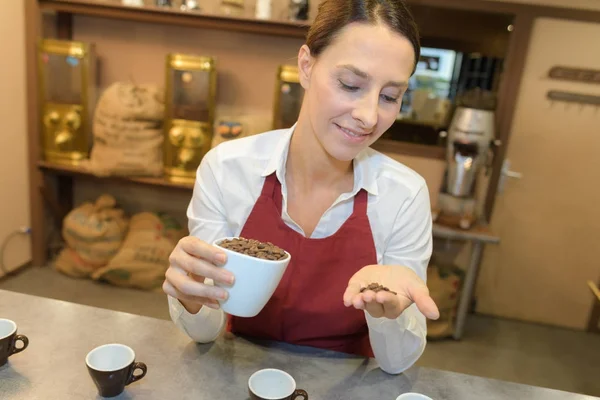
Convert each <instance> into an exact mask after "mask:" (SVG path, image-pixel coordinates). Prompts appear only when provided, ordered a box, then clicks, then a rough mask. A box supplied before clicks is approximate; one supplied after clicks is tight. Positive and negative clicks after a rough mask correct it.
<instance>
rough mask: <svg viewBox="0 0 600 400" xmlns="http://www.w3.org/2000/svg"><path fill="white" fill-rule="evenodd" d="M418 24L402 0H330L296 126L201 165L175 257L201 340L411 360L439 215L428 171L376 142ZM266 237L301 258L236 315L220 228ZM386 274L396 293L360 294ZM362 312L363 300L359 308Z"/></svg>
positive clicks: (173, 285) (230, 146)
mask: <svg viewBox="0 0 600 400" xmlns="http://www.w3.org/2000/svg"><path fill="white" fill-rule="evenodd" d="M419 52H420V45H419V39H418V32H417V27H416V25H415V22H414V20H413V19H412V16H411V15H410V13H409V11H408V10H407V8H406V6H405V4H404V3H403V2H402V1H400V0H325V1H324V2H323V3H322V4H321V6H320V7H319V13H318V16H317V17H316V19H315V22H314V24H313V25H312V27H311V29H310V31H309V33H308V36H307V40H306V44H305V45H303V46H302V47H301V48H300V51H299V53H298V67H299V72H300V83H301V85H302V87H303V88H304V89H305V96H304V100H303V103H302V108H301V111H300V115H299V118H298V121H297V123H296V125H294V127H292V128H291V129H287V130H278V131H272V132H267V133H264V134H260V135H256V136H252V137H248V138H243V139H238V140H235V141H231V142H228V143H223V144H221V145H219V146H218V147H216V148H215V149H213V150H211V151H210V152H209V153H208V154H207V155H206V156H205V157H204V159H203V160H202V163H201V165H200V167H199V169H198V173H197V180H196V185H195V188H194V195H193V197H192V200H191V203H190V205H189V208H188V218H189V228H190V236H189V237H187V238H184V239H183V240H181V241H180V242H179V244H178V245H177V247H176V248H175V249H174V251H173V253H172V255H171V257H170V263H171V265H170V267H169V269H168V270H167V272H166V280H165V283H164V285H163V289H164V291H165V292H166V293H167V294H168V295H169V303H170V312H171V317H172V319H173V321H174V322H175V323H176V324H177V326H179V327H180V328H181V329H182V330H183V331H185V332H186V333H187V334H188V335H189V336H190V337H191V338H193V339H194V340H196V341H198V342H209V341H212V340H214V339H215V338H216V337H218V335H219V334H220V333H221V332H222V330H223V329H225V326H226V325H228V328H229V329H230V330H231V331H232V332H234V333H236V334H241V335H248V336H253V337H259V338H266V339H273V340H280V341H286V342H290V343H295V344H299V345H308V346H314V347H320V348H326V349H331V350H336V351H343V352H347V353H355V354H361V355H364V356H373V355H374V356H375V358H376V359H377V361H378V362H379V365H380V367H381V368H382V369H383V370H384V371H386V372H388V373H400V372H402V371H404V370H405V369H407V368H408V367H410V366H411V365H412V364H413V363H414V362H415V361H416V360H417V359H418V358H419V357H420V355H421V354H422V352H423V350H424V348H425V336H426V323H425V316H427V317H428V318H434V319H435V318H438V316H439V312H438V310H437V307H436V306H435V304H434V302H433V300H432V299H431V298H430V297H429V292H428V290H427V287H426V286H425V283H424V280H425V278H426V268H427V263H428V261H429V258H430V256H431V248H432V239H431V215H430V203H429V195H428V190H427V187H426V184H425V181H424V180H423V179H422V178H421V177H420V176H419V175H417V174H416V173H415V172H413V171H411V170H410V169H408V168H406V167H405V166H403V165H401V164H399V163H397V162H395V161H393V160H391V159H389V158H387V157H385V156H383V155H382V154H380V153H378V152H376V151H374V150H372V149H370V148H369V146H370V145H371V144H372V143H373V142H375V141H376V140H377V139H378V138H379V137H380V136H381V135H382V134H383V133H384V132H385V131H386V130H387V129H388V128H389V127H390V126H391V125H392V123H393V122H394V120H395V118H396V116H397V115H398V112H399V110H400V104H401V100H402V95H403V94H404V91H405V90H406V87H407V85H408V80H409V78H410V76H411V75H412V73H413V72H414V70H415V66H416V62H417V60H418V57H419ZM225 236H242V237H246V238H252V239H257V240H260V241H270V242H273V243H274V244H276V245H278V246H280V247H282V248H284V249H286V250H287V251H289V252H290V253H291V254H292V261H291V263H290V265H289V266H288V269H287V271H286V273H285V275H284V277H283V279H282V281H281V283H280V285H279V287H278V288H277V290H276V292H275V294H274V295H273V297H272V298H271V299H270V301H269V303H268V304H267V306H266V307H265V308H264V309H263V310H262V311H261V313H260V314H259V315H257V316H256V317H254V318H237V317H233V318H230V319H229V324H227V323H226V322H227V317H226V316H225V315H224V313H223V311H222V310H220V309H219V308H218V303H217V299H225V298H226V297H227V291H226V290H223V289H220V288H218V287H215V286H213V285H212V282H214V281H215V280H216V281H220V282H223V283H231V282H233V280H234V279H235V277H233V276H231V274H229V273H227V272H226V271H224V270H223V269H222V268H219V267H218V265H220V264H222V263H224V262H225V260H226V259H225V257H226V256H225V254H224V253H223V252H222V251H219V250H218V249H217V248H215V247H213V246H211V245H209V243H212V242H213V241H214V240H216V239H217V238H219V237H225ZM373 282H378V283H380V284H381V285H383V286H386V287H388V288H390V290H392V291H394V292H396V293H397V294H393V293H391V292H381V291H380V292H377V293H375V292H373V291H371V290H367V291H363V292H361V288H363V287H366V286H367V285H369V284H370V283H373ZM360 310H364V311H360Z"/></svg>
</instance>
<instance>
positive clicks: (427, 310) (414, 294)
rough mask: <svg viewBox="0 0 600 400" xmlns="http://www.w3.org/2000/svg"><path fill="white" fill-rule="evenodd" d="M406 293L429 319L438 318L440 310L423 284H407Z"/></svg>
mask: <svg viewBox="0 0 600 400" xmlns="http://www.w3.org/2000/svg"><path fill="white" fill-rule="evenodd" d="M408 295H409V296H410V298H411V299H412V301H413V302H414V303H415V304H416V305H417V308H418V309H419V311H421V312H422V313H423V315H425V316H426V317H427V318H429V319H438V318H439V317H440V311H439V310H438V308H437V306H436V305H435V302H434V301H433V299H432V298H431V297H430V296H429V289H427V286H425V285H417V286H409V288H408Z"/></svg>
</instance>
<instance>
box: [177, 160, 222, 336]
mask: <svg viewBox="0 0 600 400" xmlns="http://www.w3.org/2000/svg"><path fill="white" fill-rule="evenodd" d="M218 172H219V163H218V153H217V152H216V149H213V150H211V151H209V152H208V153H207V154H206V156H205V157H204V158H203V159H202V161H201V163H200V166H199V167H198V171H197V173H196V182H195V184H194V193H193V195H192V199H191V201H190V204H189V206H188V210H187V217H188V229H189V231H190V236H195V237H197V238H199V239H201V240H203V241H205V242H207V243H212V242H214V241H215V240H216V239H219V238H221V237H225V236H232V234H231V232H230V230H229V227H228V224H227V219H226V217H225V216H226V211H225V206H224V202H223V195H222V192H221V190H220V188H219V179H218V176H217V175H218ZM206 283H207V284H212V282H211V281H210V280H208V279H207V282H206ZM168 301H169V314H170V315H171V319H172V320H173V322H174V323H175V325H176V326H177V327H178V328H179V329H180V330H181V331H183V332H184V333H186V334H187V335H188V336H189V337H190V338H192V339H193V340H194V341H196V342H200V343H207V342H211V341H213V340H215V339H216V338H217V337H219V335H220V334H221V332H222V331H223V329H224V327H225V322H226V316H225V313H224V312H223V311H222V310H214V309H211V308H209V307H202V308H201V309H200V311H199V312H198V313H197V314H190V313H189V312H188V311H187V310H186V309H185V307H183V305H182V304H181V303H180V302H179V300H177V299H175V298H172V297H171V296H169V297H168Z"/></svg>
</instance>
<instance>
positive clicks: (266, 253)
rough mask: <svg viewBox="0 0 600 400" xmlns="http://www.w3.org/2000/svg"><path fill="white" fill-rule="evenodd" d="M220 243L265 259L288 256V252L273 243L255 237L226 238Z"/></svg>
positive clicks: (277, 258) (222, 245)
mask: <svg viewBox="0 0 600 400" xmlns="http://www.w3.org/2000/svg"><path fill="white" fill-rule="evenodd" d="M218 245H219V246H221V247H223V248H225V249H228V250H232V251H235V252H237V253H242V254H246V255H248V256H251V257H256V258H260V259H263V260H273V261H277V260H282V259H284V258H286V257H287V254H286V252H285V251H284V250H283V249H281V248H279V247H277V246H275V245H274V244H273V243H271V242H267V243H263V242H260V241H258V240H255V239H245V238H243V237H238V238H234V239H225V240H223V241H221V242H220V243H218Z"/></svg>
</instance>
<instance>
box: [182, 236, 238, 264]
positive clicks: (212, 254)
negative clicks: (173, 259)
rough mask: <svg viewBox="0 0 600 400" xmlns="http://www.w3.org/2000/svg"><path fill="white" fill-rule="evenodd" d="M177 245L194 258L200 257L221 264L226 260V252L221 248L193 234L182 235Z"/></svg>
mask: <svg viewBox="0 0 600 400" xmlns="http://www.w3.org/2000/svg"><path fill="white" fill-rule="evenodd" d="M178 246H179V247H181V249H182V250H183V251H185V252H186V253H188V254H190V255H192V256H194V257H196V258H201V259H204V260H207V261H210V262H213V263H215V264H217V265H223V264H225V262H226V261H227V253H225V252H224V251H223V250H222V249H221V248H219V247H217V246H213V245H210V244H208V243H206V242H204V241H202V240H200V239H198V238H197V237H194V236H186V237H184V238H183V239H181V240H180V241H179V244H178Z"/></svg>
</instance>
